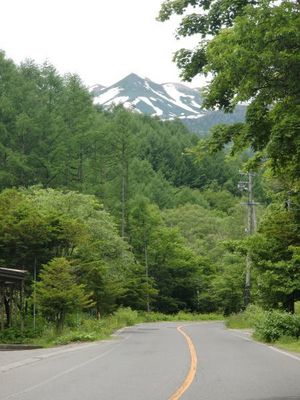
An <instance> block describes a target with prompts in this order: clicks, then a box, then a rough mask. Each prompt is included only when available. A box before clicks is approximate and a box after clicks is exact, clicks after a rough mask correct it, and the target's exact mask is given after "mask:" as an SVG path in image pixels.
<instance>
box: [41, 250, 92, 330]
mask: <svg viewBox="0 0 300 400" xmlns="http://www.w3.org/2000/svg"><path fill="white" fill-rule="evenodd" d="M84 289H85V287H84V285H82V284H78V283H77V282H76V280H75V276H74V274H73V271H72V267H71V265H70V263H69V262H68V261H67V260H66V259H65V258H55V259H53V260H52V261H51V262H49V263H48V264H46V265H44V266H43V269H42V271H41V273H40V280H39V281H38V282H36V283H35V292H34V294H33V301H35V302H36V303H37V305H38V307H39V309H40V311H41V313H42V314H43V315H44V317H45V318H47V319H48V320H49V321H51V322H54V323H55V325H56V329H57V331H58V332H59V331H62V330H63V327H64V322H65V318H66V315H68V314H70V313H72V312H74V311H80V310H82V309H84V308H88V307H90V306H91V305H92V303H91V300H90V298H89V296H88V295H87V294H86V293H85V290H84Z"/></svg>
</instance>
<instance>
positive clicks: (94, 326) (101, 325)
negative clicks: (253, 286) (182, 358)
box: [0, 308, 223, 347]
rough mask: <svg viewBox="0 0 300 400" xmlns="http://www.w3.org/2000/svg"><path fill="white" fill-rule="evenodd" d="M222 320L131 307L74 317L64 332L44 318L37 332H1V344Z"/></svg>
mask: <svg viewBox="0 0 300 400" xmlns="http://www.w3.org/2000/svg"><path fill="white" fill-rule="evenodd" d="M220 320H223V316H222V315H220V314H216V313H214V314H213V313H211V314H192V313H187V312H183V311H181V312H179V313H177V314H169V315H167V314H163V313H156V312H149V313H147V312H137V311H134V310H131V309H130V308H120V309H118V310H117V311H115V312H114V313H113V314H111V315H109V316H106V317H104V318H101V319H96V318H95V317H94V316H89V315H87V314H85V313H77V314H73V315H70V316H69V317H68V319H67V321H66V323H65V327H64V330H63V331H57V329H56V326H55V324H53V323H46V322H45V321H44V320H43V319H39V320H38V321H37V325H36V329H35V330H34V329H32V327H30V328H29V327H28V328H27V329H25V330H24V331H23V332H21V331H20V329H15V328H9V329H6V330H5V331H4V332H3V333H0V343H5V344H10V343H14V344H15V343H20V344H32V345H37V346H41V347H51V346H57V345H64V344H68V343H72V342H89V341H95V340H102V339H111V338H112V336H111V335H112V334H113V333H114V332H116V331H117V330H119V329H121V328H124V327H126V326H131V325H136V324H139V323H143V322H161V321H166V322H167V321H168V322H173V321H174V322H175V321H176V322H178V321H185V322H187V321H220ZM31 323H32V321H31Z"/></svg>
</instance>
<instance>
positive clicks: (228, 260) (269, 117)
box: [0, 1, 300, 330]
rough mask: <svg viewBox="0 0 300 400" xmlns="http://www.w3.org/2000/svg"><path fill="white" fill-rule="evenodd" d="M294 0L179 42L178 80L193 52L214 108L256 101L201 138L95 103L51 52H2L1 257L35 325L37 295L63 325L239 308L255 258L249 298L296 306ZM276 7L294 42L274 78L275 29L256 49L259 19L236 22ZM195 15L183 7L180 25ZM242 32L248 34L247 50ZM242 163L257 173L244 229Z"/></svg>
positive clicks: (46, 313) (40, 308)
mask: <svg viewBox="0 0 300 400" xmlns="http://www.w3.org/2000/svg"><path fill="white" fill-rule="evenodd" d="M179 3H182V7H183V8H184V4H185V3H195V2H176V1H174V2H172V1H168V2H166V3H165V6H164V5H163V6H162V10H161V14H160V18H161V20H164V19H168V18H169V17H170V16H171V15H172V13H178V14H180V13H181V11H182V9H180V7H179V9H178V8H176V7H178V4H179ZM196 3H197V2H196ZM200 3H201V2H200ZM264 4H265V3H264ZM284 4H285V7H284V6H283V5H284ZM293 7H294V8H296V7H298V6H296V4H295V3H292V2H282V3H281V5H278V6H276V7H273V9H272V10H271V9H270V7H269V6H268V5H267V4H265V5H264V6H261V7H257V8H253V9H250V8H249V10H248V14H247V13H246V14H239V13H238V10H237V14H238V16H237V19H236V20H235V24H233V22H232V21H228V24H227V25H228V26H229V27H228V28H227V29H224V31H222V30H221V31H218V29H217V28H216V27H215V28H216V29H215V30H214V29H213V27H210V29H208V30H207V32H206V31H204V28H205V27H207V26H208V25H207V24H203V26H202V28H201V29H202V30H203V32H202V31H201V29H200V28H199V30H200V32H202V34H203V35H206V34H211V32H213V34H214V35H215V36H214V38H213V39H212V40H211V41H210V42H209V44H208V45H205V46H206V47H205V48H204V49H203V48H201V49H200V50H199V49H198V50H197V51H198V52H197V51H196V52H194V53H193V52H190V53H187V50H186V51H185V52H184V50H181V52H179V53H178V54H177V63H178V64H179V67H181V68H182V71H183V72H182V74H183V76H184V78H185V79H187V80H189V79H190V78H192V77H193V76H194V75H195V74H196V73H199V67H198V69H197V68H196V67H195V65H196V64H197V65H198V66H199V65H202V67H201V68H203V69H204V70H205V71H206V72H209V71H210V72H212V73H213V75H214V79H213V80H212V82H211V84H210V89H209V90H208V92H207V93H206V100H205V101H206V103H205V105H206V106H207V107H211V108H214V107H219V108H220V109H223V110H225V111H230V110H231V109H233V108H234V106H235V105H236V104H237V103H238V102H240V101H250V100H251V101H250V102H249V105H248V109H247V113H246V121H245V123H243V124H242V123H239V124H235V125H223V126H215V127H214V128H213V129H212V132H211V134H210V135H209V136H208V137H207V138H204V139H200V140H199V137H197V136H196V135H195V134H193V133H191V132H190V131H188V129H187V128H186V127H184V126H183V125H182V124H181V123H180V121H168V122H167V121H161V120H159V119H158V118H151V117H148V116H145V115H141V114H138V113H136V112H134V111H129V110H125V109H124V108H122V107H121V106H118V107H113V108H112V109H110V110H104V109H101V108H100V107H99V106H95V105H93V99H92V96H91V94H90V93H89V91H88V89H87V88H86V87H85V86H84V84H83V83H82V81H81V80H80V77H78V76H76V75H71V74H69V75H64V76H62V75H60V74H59V73H58V72H57V70H56V69H55V67H54V66H53V65H51V64H49V63H44V64H43V65H37V64H36V63H35V62H34V61H32V60H25V61H24V62H23V63H21V64H20V65H17V64H15V63H14V62H13V61H12V60H10V59H8V58H7V57H6V56H5V53H4V52H1V53H0V190H1V192H0V267H5V268H13V269H24V270H26V271H27V272H28V273H27V278H26V289H25V295H26V304H25V310H24V313H25V314H26V315H27V320H28V321H31V315H32V309H33V305H34V307H35V309H36V310H37V315H39V316H41V318H42V317H43V318H45V319H46V320H47V321H50V322H52V323H54V324H55V325H56V327H57V329H58V330H59V329H62V328H63V326H64V324H65V319H66V317H67V316H68V315H69V314H72V313H75V312H82V311H83V312H85V313H87V314H88V315H90V316H93V317H95V318H100V317H102V316H103V315H107V314H110V313H113V312H114V311H116V310H117V309H118V308H120V307H130V308H131V309H133V310H140V311H148V312H149V311H152V312H161V313H166V314H175V313H178V312H180V311H187V312H192V313H212V312H215V313H220V314H224V315H229V314H231V313H237V312H239V311H241V310H243V309H244V307H245V299H244V287H245V267H246V259H247V257H249V256H250V257H251V298H250V300H251V303H255V304H257V305H259V306H261V307H263V308H264V309H279V310H286V311H290V312H294V309H295V304H296V302H297V301H299V300H300V191H299V189H300V181H299V165H300V163H299V154H300V152H299V148H300V143H299V138H300V135H299V113H298V114H297V111H299V103H297V100H299V97H297V96H298V95H299V92H297V88H298V86H299V82H298V83H296V82H295V81H294V80H293V71H296V66H297V65H299V56H298V58H296V55H295V53H294V47H295V42H296V35H297V34H296V31H295V29H296V23H295V21H294V19H295V18H296V16H295V15H296V11H295V10H293ZM272 12H273V13H275V14H276V13H277V14H278V15H279V14H280V13H281V14H280V18H277V19H276V18H275V17H276V15H275V17H274V16H272V17H273V19H272V21H274V22H273V23H274V25H276V23H278V25H279V26H277V27H276V29H277V30H276V29H275V28H274V30H273V31H272V32H273V33H274V35H275V32H277V33H276V34H277V35H281V36H280V37H281V39H280V40H281V42H280V43H282V46H283V47H284V49H288V50H290V53H288V50H284V51H282V52H284V55H282V59H280V60H277V61H276V62H277V64H278V65H277V64H276V68H277V70H278V71H277V72H276V74H277V75H276V74H275V75H276V76H277V77H278V76H279V75H278V74H280V73H281V74H282V75H280V85H277V83H276V82H277V81H276V82H275V83H273V81H272V79H273V78H272V76H273V75H272V76H271V74H272V73H273V72H272V69H270V68H269V66H268V63H269V64H272V63H273V60H272V54H273V53H274V52H275V51H277V50H278V49H277V48H276V46H275V45H274V43H273V42H272V37H270V38H269V39H268V40H269V41H268V43H269V46H270V48H269V49H266V50H265V53H263V51H264V50H261V49H263V48H265V47H264V46H265V43H264V40H265V37H264V36H263V33H262V31H263V29H262V30H261V31H259V27H260V26H261V25H259V24H258V28H257V31H255V29H252V30H251V29H249V30H247V35H248V36H247V35H244V33H243V32H245V29H244V30H243V28H244V27H245V26H248V25H247V24H251V22H252V21H253V20H254V19H261V20H262V19H264V23H265V24H267V23H268V18H270V14H271V13H272ZM208 15H210V14H208ZM239 15H240V16H239ZM221 17H222V16H219V18H221ZM223 17H224V16H223ZM224 18H225V17H224ZM298 20H299V17H298ZM211 21H214V19H213V18H212V17H211ZM266 21H267V22H266ZM280 21H283V22H280ZM284 21H285V22H284ZM200 22H201V21H200ZM193 23H195V21H194V20H193V19H191V20H188V19H187V18H186V19H185V20H184V22H183V24H182V26H181V28H180V29H181V34H182V35H187V34H189V33H190V32H191V31H192V28H193V26H192V25H191V24H193ZM200 25H201V24H200ZM230 26H231V27H230ZM205 29H206V28H205ZM272 32H271V29H270V32H269V33H270V35H269V36H271V34H272ZM239 35H240V36H239ZM241 35H242V37H243V41H244V42H242V41H241ZM251 35H256V36H255V37H256V40H255V43H256V45H255V46H254V48H251V49H247V46H249V43H253V40H252V39H253V38H251ZM298 36H299V32H298ZM234 46H236V48H235V47H234ZM243 46H244V52H242V49H243ZM272 46H273V47H272ZM274 46H275V49H274ZM293 46H294V47H293ZM233 47H234V49H235V50H234V51H232V48H233ZM250 50H251V51H250ZM272 51H273V53H272ZM251 52H252V53H251ZM253 52H255V53H257V52H261V54H262V57H261V58H260V59H258V60H257V58H255V57H253ZM233 54H235V58H234V59H233V58H232V57H233V56H232V55H233ZM280 54H281V53H280ZM224 58H226V60H228V62H227V63H223V62H221V61H220V60H221V59H224ZM195 60H197V63H196V61H195ZM201 63H202V64H201ZM249 63H253V65H252V67H251V68H249V69H248V75H247V76H246V78H244V79H242V78H241V76H242V75H243V73H242V71H244V70H245V65H249ZM255 63H256V64H255ZM225 65H226V70H224V66H225ZM287 67H288V69H287ZM287 70H288V71H289V73H287V72H286V71H287ZM200 72H201V70H200ZM268 74H269V75H268ZM275 75H274V76H275ZM257 76H259V77H260V78H261V79H260V80H258V81H257ZM278 79H279V78H278ZM281 80H284V85H283V84H282V82H281ZM297 85H298V86H297ZM297 115H298V116H297ZM241 171H243V172H244V173H247V172H249V171H254V173H253V175H254V177H253V180H254V188H253V196H254V200H255V202H256V203H257V205H256V206H255V214H256V220H257V229H256V231H255V232H254V233H253V234H252V235H249V234H248V233H249V232H247V202H248V193H247V191H246V190H242V191H241V190H239V182H240V181H241V180H243V179H244V178H243V177H242V175H241V174H240V172H241ZM6 312H13V310H9V307H6ZM26 315H25V319H26ZM7 320H8V316H7ZM30 323H31V322H30Z"/></svg>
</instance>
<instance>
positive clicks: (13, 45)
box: [0, 0, 199, 86]
mask: <svg viewBox="0 0 300 400" xmlns="http://www.w3.org/2000/svg"><path fill="white" fill-rule="evenodd" d="M161 3H162V0H111V1H110V0H0V5H1V8H0V10H1V22H0V49H2V50H4V51H5V53H6V55H7V57H9V58H12V59H13V60H14V61H15V62H17V63H19V62H20V61H22V60H24V59H25V58H31V59H34V60H35V61H36V62H37V63H39V64H40V63H42V62H44V61H45V60H48V61H50V62H51V63H52V64H54V66H55V67H56V68H57V69H58V71H59V72H60V73H66V72H72V73H78V74H79V75H80V77H81V78H82V80H83V81H84V83H85V84H86V85H88V86H90V85H93V84H95V83H100V84H103V85H105V86H108V85H110V84H113V83H115V82H116V81H118V80H120V79H122V78H123V77H124V76H126V75H128V74H129V73H131V72H135V73H137V74H139V75H142V76H147V77H148V78H150V79H152V80H154V81H155V82H158V83H163V82H170V81H171V82H180V78H179V71H178V69H177V67H176V65H175V64H174V63H173V62H172V54H173V53H174V51H175V50H176V49H178V48H180V47H191V44H190V42H189V43H187V41H177V40H176V39H175V37H174V32H175V29H176V27H177V24H178V21H179V20H178V18H176V19H173V20H172V21H167V22H164V23H162V22H157V21H156V20H155V18H156V17H157V15H158V11H159V9H160V4H161ZM194 43H195V41H194ZM197 85H199V80H196V81H195V82H193V86H197Z"/></svg>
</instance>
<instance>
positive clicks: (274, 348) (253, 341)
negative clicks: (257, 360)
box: [228, 330, 300, 361]
mask: <svg viewBox="0 0 300 400" xmlns="http://www.w3.org/2000/svg"><path fill="white" fill-rule="evenodd" d="M228 332H230V333H231V334H232V335H233V336H236V337H238V338H240V339H243V340H245V341H246V342H252V343H256V344H258V345H260V346H264V347H267V348H268V349H270V350H273V351H276V352H277V353H280V354H283V355H285V356H287V357H290V358H292V359H294V360H297V361H300V357H298V356H295V355H294V354H291V353H288V352H286V351H284V350H281V349H278V348H277V347H275V346H271V345H269V344H266V343H261V342H257V341H256V340H253V339H251V338H245V337H244V336H241V335H237V334H236V333H233V332H231V331H230V330H228Z"/></svg>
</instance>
